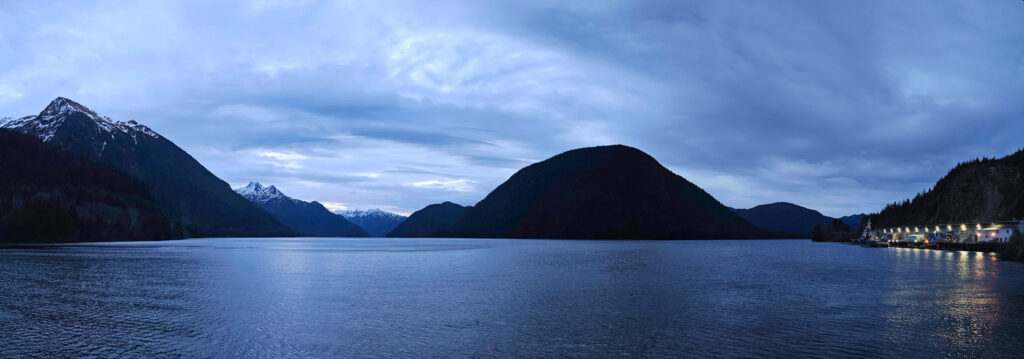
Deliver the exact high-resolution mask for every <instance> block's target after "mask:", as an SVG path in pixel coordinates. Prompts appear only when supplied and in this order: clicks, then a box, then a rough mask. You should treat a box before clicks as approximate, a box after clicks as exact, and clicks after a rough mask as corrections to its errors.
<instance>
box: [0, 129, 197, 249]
mask: <svg viewBox="0 0 1024 359" xmlns="http://www.w3.org/2000/svg"><path fill="white" fill-rule="evenodd" d="M177 236H179V235H178V234H177V233H176V230H175V229H174V228H172V227H171V224H170V222H169V221H168V220H167V219H166V218H165V216H164V215H163V214H162V213H161V212H160V211H159V210H158V209H157V208H156V207H155V206H154V202H153V200H152V198H151V196H150V195H149V193H148V192H147V191H146V190H145V188H144V187H143V186H142V185H141V183H139V182H138V181H137V180H136V179H134V178H132V177H130V176H128V175H127V174H125V173H122V172H120V171H118V170H116V169H114V168H111V167H109V166H105V165H101V164H97V163H95V162H92V161H89V160H86V159H83V158H80V157H76V156H74V155H71V154H68V153H66V152H63V151H61V150H58V149H56V148H53V147H51V146H49V145H47V144H45V143H43V142H41V141H40V140H38V139H36V138H35V137H31V136H26V135H22V134H19V133H15V132H12V131H8V130H0V242H4V243H15V242H17V243H27V242H32V243H40V242H80V241H114V240H118V241H123V240H161V239H171V238H174V237H177Z"/></svg>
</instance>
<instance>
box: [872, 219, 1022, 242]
mask: <svg viewBox="0 0 1024 359" xmlns="http://www.w3.org/2000/svg"><path fill="white" fill-rule="evenodd" d="M1014 230H1017V231H1024V221H1021V220H1014V221H999V222H987V223H959V224H930V225H916V226H903V227H889V228H880V229H875V230H873V231H872V232H871V238H872V239H874V240H879V241H889V242H914V243H929V242H953V243H981V242H992V241H995V242H1007V241H1009V240H1010V236H1012V235H1013V231H1014Z"/></svg>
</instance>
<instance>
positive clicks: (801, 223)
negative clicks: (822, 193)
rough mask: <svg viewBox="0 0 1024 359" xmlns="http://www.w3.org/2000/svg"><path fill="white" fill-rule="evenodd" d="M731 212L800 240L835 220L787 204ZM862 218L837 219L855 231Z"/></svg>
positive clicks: (759, 225)
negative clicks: (818, 227) (815, 228)
mask: <svg viewBox="0 0 1024 359" xmlns="http://www.w3.org/2000/svg"><path fill="white" fill-rule="evenodd" d="M733 211H734V212H736V214H739V215H740V217H743V218H744V219H746V220H747V221H750V223H753V224H754V225H755V226H758V227H761V228H764V229H767V230H770V231H772V232H776V233H781V234H792V235H794V236H795V237H800V238H809V237H810V235H811V232H812V231H813V230H814V227H816V226H819V225H827V224H831V223H832V220H834V219H835V218H832V217H829V216H826V215H823V214H821V212H818V211H816V210H813V209H810V208H806V207H801V206H798V205H795V204H792V203H788V202H776V203H771V204H762V205H760V206H756V207H752V208H749V209H740V208H734V209H733ZM862 218H864V215H863V214H858V215H852V216H845V217H841V218H839V219H840V220H841V221H843V223H846V225H848V226H850V228H852V229H855V230H856V229H858V228H860V222H861V219H862Z"/></svg>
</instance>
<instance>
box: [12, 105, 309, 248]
mask: <svg viewBox="0 0 1024 359" xmlns="http://www.w3.org/2000/svg"><path fill="white" fill-rule="evenodd" d="M0 127H3V128H7V129H11V130H14V131H17V132H20V133H23V134H27V135H31V136H34V137H37V138H39V139H40V140H42V141H43V142H45V143H47V144H50V145H53V146H55V147H57V148H59V149H61V150H63V151H65V152H68V153H71V154H74V155H77V156H80V157H83V158H86V159H89V160H92V161H95V162H98V163H102V164H107V165H110V166H113V167H115V168H118V169H120V170H122V171H124V172H126V173H127V174H129V175H131V176H133V177H135V178H138V179H139V180H141V181H142V183H143V184H144V185H145V186H146V188H147V190H148V191H149V192H150V193H152V195H153V197H154V199H155V200H156V201H157V203H158V205H159V207H160V208H161V209H162V210H163V212H164V213H165V215H166V216H167V218H169V219H170V220H171V221H172V225H173V226H175V227H176V228H177V230H176V231H175V233H180V235H181V237H262V236H290V235H294V234H295V233H294V231H292V230H290V229H288V227H286V226H284V225H283V224H281V223H280V222H279V221H277V220H276V219H275V218H274V217H273V216H271V215H270V214H269V213H267V212H266V211H264V210H263V209H260V208H259V207H257V206H256V205H254V204H252V203H250V202H249V201H247V200H245V199H244V198H242V197H241V196H239V195H238V194H236V193H234V191H232V190H231V188H230V186H228V184H227V183H226V182H224V181H222V180H221V179H220V178H217V177H216V176H215V175H214V174H213V173H211V172H210V171H209V170H207V169H206V168H205V167H203V165H202V164H200V163H199V162H198V161H196V160H195V158H193V157H192V156H191V155H189V154H188V153H187V152H185V151H184V150H182V149H181V148H180V147H178V146H177V145H175V144H174V143H173V142H171V141H170V140H168V139H167V138H165V137H163V136H161V135H159V134H157V133H156V132H155V131H153V130H151V129H149V127H146V126H144V125H140V124H138V123H136V122H135V121H129V122H114V121H111V120H110V119H109V118H106V117H101V116H99V115H98V114H97V113H96V112H94V111H92V110H90V109H88V108H87V107H85V106H84V105H81V104H79V103H77V102H74V101H72V100H69V99H67V98H64V97H58V98H56V99H54V100H53V101H51V102H50V103H49V104H48V105H47V106H46V108H44V109H43V111H41V112H40V113H39V114H38V115H35V116H25V117H21V118H19V119H9V120H7V121H5V122H3V123H2V124H0Z"/></svg>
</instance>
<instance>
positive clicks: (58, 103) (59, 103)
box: [39, 97, 109, 122]
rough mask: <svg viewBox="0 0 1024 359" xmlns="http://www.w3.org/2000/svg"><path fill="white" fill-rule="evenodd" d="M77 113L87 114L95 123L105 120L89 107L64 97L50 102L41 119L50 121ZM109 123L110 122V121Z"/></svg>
mask: <svg viewBox="0 0 1024 359" xmlns="http://www.w3.org/2000/svg"><path fill="white" fill-rule="evenodd" d="M76 112H79V113H82V114H85V115H86V116H88V117H89V118H90V119H93V120H94V121H100V120H103V118H101V117H100V115H97V114H96V112H93V110H90V109H89V108H88V107H85V106H83V105H82V104H80V103H78V102H75V101H71V100H69V99H67V98H64V97H58V98H55V99H54V100H53V101H50V104H49V105H47V106H46V108H45V109H43V112H40V113H39V118H40V120H42V121H49V120H53V119H55V118H60V117H62V116H67V115H71V114H73V113H76ZM107 121H108V122H109V120H107Z"/></svg>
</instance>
